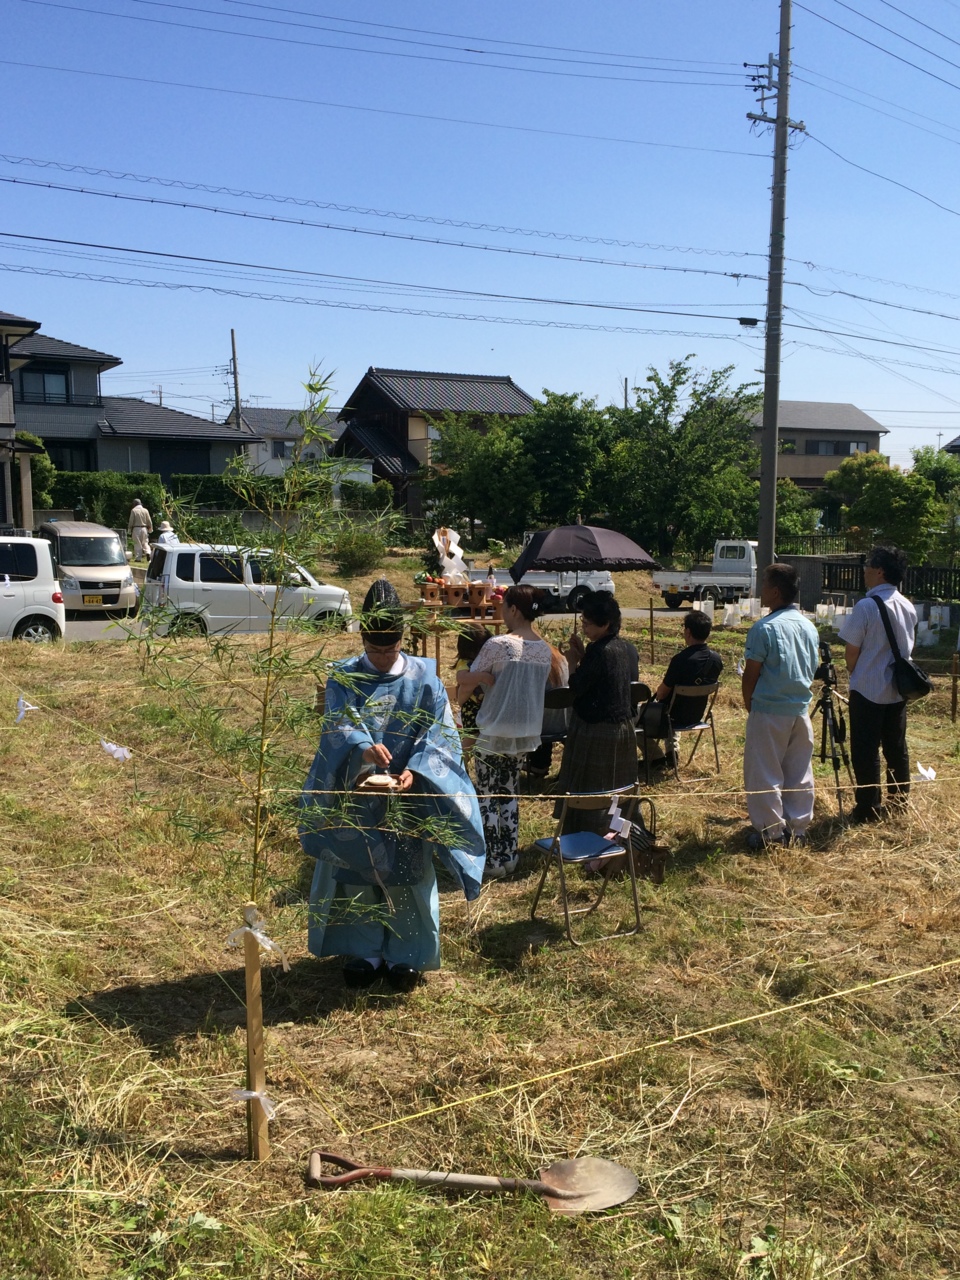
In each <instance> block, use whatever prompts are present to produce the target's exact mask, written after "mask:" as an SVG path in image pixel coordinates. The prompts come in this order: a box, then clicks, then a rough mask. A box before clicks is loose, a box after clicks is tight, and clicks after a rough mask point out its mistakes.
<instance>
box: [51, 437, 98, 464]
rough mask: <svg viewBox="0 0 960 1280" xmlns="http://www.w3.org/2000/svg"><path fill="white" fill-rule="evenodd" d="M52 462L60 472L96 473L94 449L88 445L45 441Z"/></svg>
mask: <svg viewBox="0 0 960 1280" xmlns="http://www.w3.org/2000/svg"><path fill="white" fill-rule="evenodd" d="M44 444H45V446H46V449H47V453H48V454H49V455H50V461H51V462H52V463H53V465H54V466H55V467H56V468H57V470H58V471H96V469H97V467H96V463H95V462H94V460H93V448H92V446H90V445H88V444H65V443H64V442H63V441H59V440H45V441H44Z"/></svg>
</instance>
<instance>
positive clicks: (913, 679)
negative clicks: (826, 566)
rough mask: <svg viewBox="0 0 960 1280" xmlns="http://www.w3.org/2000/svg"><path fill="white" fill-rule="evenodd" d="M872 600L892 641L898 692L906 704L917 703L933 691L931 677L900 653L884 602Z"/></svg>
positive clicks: (872, 598) (877, 599)
mask: <svg viewBox="0 0 960 1280" xmlns="http://www.w3.org/2000/svg"><path fill="white" fill-rule="evenodd" d="M870 599H871V600H875V601H876V605H877V608H878V609H879V610H880V617H881V618H882V619H883V626H884V630H885V631H886V633H887V639H888V640H889V641H890V648H891V649H892V650H893V683H894V684H895V685H896V686H897V692H898V693H899V694H900V697H901V698H903V699H904V700H905V701H906V702H916V701H917V699H918V698H925V697H926V696H927V694H928V693H930V692H931V691H932V689H933V684H932V682H931V680H930V677H929V676H928V675H927V673H926V672H925V671H923V670H921V669H920V667H918V666H917V664H916V663H915V662H914V661H913V660H912V659H911V658H905V657H904V656H903V654H902V653H901V652H900V646H899V645H898V644H897V641H896V638H895V636H894V634H893V626H892V625H891V622H890V614H889V613H888V612H887V606H886V604H885V603H884V601H883V600H881V599H880V597H879V596H871V597H870Z"/></svg>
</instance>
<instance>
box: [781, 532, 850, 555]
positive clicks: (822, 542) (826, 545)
mask: <svg viewBox="0 0 960 1280" xmlns="http://www.w3.org/2000/svg"><path fill="white" fill-rule="evenodd" d="M855 549H856V548H854V547H852V546H851V545H850V543H849V540H848V538H847V535H846V534H845V533H800V534H797V535H796V536H795V537H790V536H789V535H787V536H784V537H780V536H778V537H777V555H778V556H781V555H784V556H836V555H842V554H843V553H844V552H848V551H854V550H855Z"/></svg>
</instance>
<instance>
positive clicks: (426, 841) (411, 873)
mask: <svg viewBox="0 0 960 1280" xmlns="http://www.w3.org/2000/svg"><path fill="white" fill-rule="evenodd" d="M360 634H361V637H362V640H363V653H362V654H361V655H360V656H359V657H356V658H348V659H346V660H344V661H343V662H338V663H337V664H336V666H335V668H334V670H333V672H332V674H331V675H330V678H329V679H328V681H327V686H326V704H325V711H324V717H323V730H322V733H321V735H320V745H319V748H318V749H317V754H316V757H315V758H314V761H313V766H312V768H311V770H310V774H309V776H308V778H307V781H306V785H305V787H304V791H303V800H302V804H303V820H302V825H301V828H300V838H301V843H302V845H303V848H304V851H305V852H306V853H307V854H309V855H310V856H311V857H312V858H315V859H316V869H315V871H314V875H313V884H312V886H311V889H310V924H309V932H308V945H309V948H310V951H311V952H312V953H313V955H315V956H332V955H337V956H343V957H345V963H344V968H343V976H344V981H345V983H346V985H347V986H348V987H351V988H355V989H356V988H362V987H369V986H372V985H373V984H374V983H375V982H377V981H379V980H380V979H381V978H384V979H385V980H386V981H387V983H388V984H389V985H390V986H391V987H392V988H393V989H394V990H395V991H411V990H412V989H413V988H414V987H415V986H416V985H417V984H418V983H419V982H420V981H421V977H422V974H423V973H424V971H425V970H428V969H439V968H440V902H439V894H438V891H437V878H436V873H435V871H434V865H433V855H434V854H437V856H438V857H439V858H440V860H441V862H442V863H443V864H444V866H445V867H446V869H447V870H448V871H449V872H450V873H451V874H452V875H453V876H454V877H455V878H456V879H457V881H458V882H459V883H460V886H461V887H462V889H463V892H464V896H465V897H466V898H467V900H468V901H470V900H472V899H473V898H476V897H477V896H478V894H479V892H480V882H481V879H482V876H483V867H484V861H485V848H484V842H483V828H482V826H481V822H480V809H479V806H478V804H477V796H476V792H475V791H474V787H473V783H472V782H471V781H470V778H469V775H468V774H467V771H466V769H465V768H464V765H463V757H462V753H461V749H460V738H459V735H458V733H457V729H456V726H455V725H454V721H453V715H452V713H451V710H450V704H449V701H448V700H447V693H446V690H445V688H444V686H443V683H442V682H441V680H440V678H439V676H438V675H437V673H436V671H435V670H434V664H433V663H432V662H430V661H429V660H428V659H425V658H415V657H412V656H411V655H410V654H407V653H404V652H403V651H402V644H403V612H402V609H401V607H400V601H399V598H398V597H397V593H396V591H395V590H394V589H393V587H392V586H391V585H390V583H389V582H387V580H386V579H385V578H380V579H379V580H378V581H377V582H375V583H374V584H373V586H372V587H371V588H370V590H369V591H368V592H367V596H366V599H365V600H364V602H363V615H362V619H361V623H360Z"/></svg>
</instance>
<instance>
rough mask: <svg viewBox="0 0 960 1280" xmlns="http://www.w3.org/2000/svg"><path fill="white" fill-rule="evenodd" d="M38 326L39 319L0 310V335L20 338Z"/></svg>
mask: <svg viewBox="0 0 960 1280" xmlns="http://www.w3.org/2000/svg"><path fill="white" fill-rule="evenodd" d="M39 328H40V321H39V320H27V319H26V318H25V317H24V316H15V315H13V314H12V313H11V312H9V311H0V335H3V336H6V337H9V338H14V337H17V336H20V337H21V339H22V337H23V336H26V335H27V334H30V333H33V331H34V330H35V329H39Z"/></svg>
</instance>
